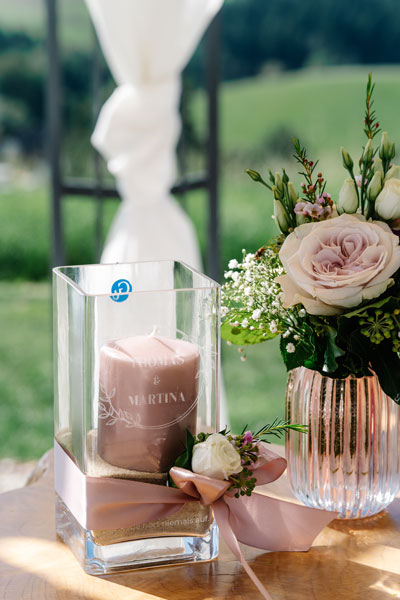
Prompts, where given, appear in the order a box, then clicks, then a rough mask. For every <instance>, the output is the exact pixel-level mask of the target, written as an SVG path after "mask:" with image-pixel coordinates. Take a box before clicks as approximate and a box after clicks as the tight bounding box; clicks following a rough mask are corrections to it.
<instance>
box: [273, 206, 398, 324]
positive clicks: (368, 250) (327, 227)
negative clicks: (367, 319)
mask: <svg viewBox="0 0 400 600" xmlns="http://www.w3.org/2000/svg"><path fill="white" fill-rule="evenodd" d="M279 257H280V259H281V261H282V264H283V266H284V267H285V270H286V273H287V274H286V275H282V276H280V277H277V279H276V281H277V282H278V283H279V284H280V285H281V286H282V290H283V295H282V303H283V305H284V306H285V307H286V308H289V307H290V306H294V305H296V304H303V305H304V307H305V309H306V310H307V312H308V313H310V314H312V315H337V314H340V313H341V312H344V311H345V310H346V309H349V308H352V307H354V306H358V305H359V304H361V302H363V301H364V300H371V299H372V298H377V297H378V296H380V295H381V294H383V292H384V291H385V290H386V289H387V288H388V286H389V285H391V284H392V283H393V279H391V276H392V275H393V274H394V273H395V272H396V271H397V270H398V269H399V267H400V246H399V238H398V237H397V236H396V235H394V234H393V233H392V232H391V230H390V228H389V226H388V225H387V224H386V223H383V222H382V221H366V220H365V218H364V217H363V216H361V215H358V214H355V215H347V214H343V215H341V216H340V217H336V218H335V219H329V220H327V221H321V222H319V223H306V224H305V225H300V226H299V227H296V229H295V230H294V232H293V233H291V234H290V235H288V237H287V238H286V240H285V241H284V243H283V245H282V248H281V249H280V252H279Z"/></svg>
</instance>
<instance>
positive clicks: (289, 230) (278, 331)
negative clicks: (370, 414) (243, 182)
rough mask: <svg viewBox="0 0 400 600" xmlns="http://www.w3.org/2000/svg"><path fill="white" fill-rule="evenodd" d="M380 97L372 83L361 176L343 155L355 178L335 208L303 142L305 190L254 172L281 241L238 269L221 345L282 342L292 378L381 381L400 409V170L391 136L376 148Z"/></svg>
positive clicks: (232, 272)
mask: <svg viewBox="0 0 400 600" xmlns="http://www.w3.org/2000/svg"><path fill="white" fill-rule="evenodd" d="M373 91H374V84H373V83H372V78H371V75H369V77H368V83H367V89H366V103H365V117H364V132H365V135H366V138H367V141H366V143H365V146H364V147H363V148H362V151H361V156H360V158H359V160H358V163H357V167H358V168H359V173H357V174H356V170H357V169H356V165H355V164H354V161H353V159H352V157H351V156H350V155H349V153H348V152H347V151H346V150H345V149H344V148H342V159H343V165H344V168H345V169H346V171H347V173H348V177H347V178H346V179H345V180H344V182H343V186H342V188H341V190H340V193H339V195H338V197H337V198H336V199H333V198H332V196H331V194H329V193H328V191H326V184H327V182H326V181H325V179H324V177H323V174H322V172H321V171H320V170H319V169H317V165H318V161H315V162H314V161H313V160H310V158H309V157H308V155H307V151H306V149H305V148H304V147H302V145H301V144H300V142H299V140H297V139H295V140H294V157H295V159H296V161H297V162H298V163H299V165H300V172H299V174H300V175H301V176H302V178H303V181H302V182H301V188H300V190H296V188H295V186H294V184H293V183H292V182H291V181H290V179H289V176H288V175H287V173H286V171H285V169H283V170H282V172H278V173H276V174H273V173H272V172H271V171H269V178H268V181H265V180H264V179H263V177H262V176H261V175H260V173H258V172H257V171H254V170H248V171H247V173H248V174H249V176H250V177H251V178H252V179H253V180H254V181H256V182H259V183H260V184H262V185H264V186H265V187H266V188H267V189H268V190H269V191H270V192H271V193H272V196H273V204H274V217H275V221H276V223H277V225H278V227H279V230H280V235H279V237H278V238H277V239H275V240H274V241H272V242H271V243H270V244H269V245H266V246H263V247H262V248H260V249H259V250H258V251H257V252H255V253H246V252H245V251H243V259H242V262H238V261H237V260H231V261H230V262H229V270H228V271H227V272H226V273H225V278H226V283H225V285H224V286H223V300H222V303H223V306H222V316H223V324H222V336H223V337H224V338H225V339H226V340H228V341H229V342H232V343H235V344H238V345H247V344H255V343H259V342H263V341H265V340H268V339H271V338H273V337H275V336H277V335H280V336H281V338H280V348H281V353H282V357H283V360H284V361H285V364H286V367H287V369H288V370H291V369H294V368H296V367H300V366H304V367H307V368H309V369H313V370H315V371H319V372H320V373H321V374H323V375H327V376H329V377H332V378H345V377H347V376H348V375H350V374H353V375H355V376H356V377H362V376H365V375H371V374H372V373H373V372H375V373H376V375H377V376H378V379H379V383H380V385H381V387H382V389H383V391H384V392H385V393H386V394H387V395H388V396H390V397H391V398H393V399H394V400H395V401H396V402H397V403H400V359H399V351H400V270H399V269H400V246H399V237H398V234H399V233H400V166H398V165H396V164H394V163H393V159H394V158H395V144H394V142H392V141H390V139H389V138H388V135H387V133H386V132H383V133H382V134H381V139H380V144H379V145H377V144H375V140H376V136H377V135H378V134H379V133H380V126H379V123H378V122H377V120H376V115H375V111H374V110H373V108H372V107H373V99H372V96H373Z"/></svg>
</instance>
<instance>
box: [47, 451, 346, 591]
mask: <svg viewBox="0 0 400 600" xmlns="http://www.w3.org/2000/svg"><path fill="white" fill-rule="evenodd" d="M54 465H55V467H54V471H55V490H56V492H57V493H58V494H59V496H60V497H61V498H62V500H63V501H64V503H65V504H66V505H67V506H68V508H69V510H70V511H71V512H72V514H73V515H74V517H75V518H76V519H77V521H78V522H79V523H80V524H81V526H82V527H84V528H85V529H118V528H124V527H133V526H135V525H140V524H143V523H148V522H149V521H155V520H157V519H161V518H163V517H166V516H168V515H171V514H174V513H176V512H178V511H179V510H180V509H181V508H182V507H183V505H184V504H185V503H186V502H192V501H194V500H199V501H200V502H201V503H202V504H204V505H211V506H212V508H213V511H214V515H215V518H216V521H217V524H218V527H219V529H220V531H221V535H222V537H223V538H224V540H225V542H226V544H227V546H228V547H229V548H230V550H231V551H232V552H233V554H234V555H235V556H236V558H237V559H238V560H239V561H240V562H241V564H242V565H243V567H244V569H245V570H246V572H247V574H248V575H249V576H250V577H251V579H252V581H253V582H254V584H255V585H256V587H257V588H258V590H259V591H260V593H261V594H262V595H263V596H264V598H266V599H267V600H271V596H270V595H269V594H268V592H267V590H266V589H265V587H264V586H263V584H262V583H261V581H260V580H259V579H258V577H257V576H256V575H255V573H254V572H253V571H252V569H251V568H250V567H249V565H248V564H247V562H246V560H245V558H244V556H243V554H242V551H241V549H240V546H239V543H238V542H242V543H244V544H247V545H248V546H254V547H255V548H260V549H262V550H269V551H275V552H276V551H302V550H308V549H309V548H310V546H311V544H312V542H313V540H314V538H315V537H316V536H317V535H318V533H319V532H320V531H321V530H322V529H323V528H324V527H325V526H326V525H327V524H328V523H329V522H330V521H331V520H332V519H334V518H335V517H336V515H337V513H334V512H328V511H324V510H317V509H313V508H308V507H306V506H300V505H298V504H293V503H291V502H285V501H283V500H277V499H275V498H270V497H268V496H265V495H263V494H259V493H257V492H253V493H252V495H251V496H241V497H240V498H235V497H234V496H233V495H232V493H231V492H227V489H228V487H229V485H230V484H229V482H227V481H220V480H217V479H211V478H210V477H205V476H203V475H197V474H196V473H192V472H191V471H188V470H186V469H181V468H179V467H173V468H172V469H171V471H170V474H171V477H172V479H173V480H174V482H175V484H176V485H177V487H178V489H176V488H172V487H165V486H160V485H154V484H150V483H142V482H139V481H132V480H128V479H114V478H111V477H102V478H99V477H89V476H85V475H84V474H83V473H82V472H81V471H80V469H79V468H78V467H77V466H76V465H75V463H74V462H73V460H72V459H71V458H70V457H69V455H68V454H67V453H66V452H65V450H64V449H63V448H62V447H61V446H60V445H59V444H58V443H57V442H55V445H54ZM285 468H286V460H285V459H284V458H282V457H280V456H278V455H277V454H275V453H274V452H272V451H271V450H269V449H268V447H267V445H266V444H260V458H259V461H258V462H257V468H255V469H254V477H256V478H257V484H258V485H263V484H266V483H270V482H272V481H275V480H276V479H278V478H279V477H280V476H281V475H282V473H283V471H284V470H285Z"/></svg>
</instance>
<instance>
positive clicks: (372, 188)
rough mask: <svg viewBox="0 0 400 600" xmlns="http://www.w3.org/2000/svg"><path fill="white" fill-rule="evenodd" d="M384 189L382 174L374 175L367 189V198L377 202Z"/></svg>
mask: <svg viewBox="0 0 400 600" xmlns="http://www.w3.org/2000/svg"><path fill="white" fill-rule="evenodd" d="M381 189H382V176H381V174H380V172H379V171H378V172H377V173H374V176H373V177H372V179H371V181H370V182H369V185H368V189H367V197H368V200H370V201H371V202H375V200H376V197H377V196H378V194H379V192H380V191H381Z"/></svg>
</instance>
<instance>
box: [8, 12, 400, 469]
mask: <svg viewBox="0 0 400 600" xmlns="http://www.w3.org/2000/svg"><path fill="white" fill-rule="evenodd" d="M58 5H59V25H60V31H59V33H60V40H61V60H62V83H63V121H64V136H63V156H62V162H63V164H62V168H63V172H64V173H66V174H73V175H75V176H90V175H91V174H92V173H93V168H94V166H93V155H92V153H91V152H89V150H90V134H91V131H92V130H93V126H94V122H95V118H94V117H95V115H94V114H93V109H92V84H91V66H92V49H93V40H94V37H93V30H92V27H91V24H90V20H89V17H88V14H87V10H86V7H85V5H84V2H83V0H59V2H58ZM45 23H46V18H45V12H44V2H43V1H42V0H29V2H26V0H0V223H1V235H0V279H1V283H0V322H1V324H2V336H0V359H1V360H0V405H1V410H2V419H1V420H0V456H15V457H19V458H31V457H38V456H40V454H41V453H42V452H44V451H45V450H46V449H47V448H48V447H49V446H50V445H51V437H52V424H51V414H52V409H51V406H52V384H51V303H50V281H49V276H50V226H51V224H50V196H49V189H48V175H47V169H46V162H45V150H46V148H45V139H46V128H45V120H44V115H45V81H46V72H47V62H46V60H47V59H46V45H45V36H46V31H45ZM399 23H400V3H399V2H398V0H363V1H362V2H361V0H353V1H352V2H351V3H349V2H348V1H347V0H346V1H345V0H320V2H319V3H318V4H316V3H315V2H314V1H313V0H302V1H301V2H299V1H298V0H268V1H266V0H226V2H225V5H224V7H223V9H222V22H221V65H220V66H221V68H220V71H221V79H222V84H221V88H220V118H221V127H220V135H221V140H220V142H221V189H220V192H221V196H220V198H221V205H220V213H221V249H222V257H221V266H222V268H223V266H224V265H226V264H227V262H228V260H229V259H230V258H232V257H236V258H240V256H241V251H242V248H246V249H247V250H249V251H255V250H256V249H257V248H258V247H259V246H261V245H262V244H264V243H265V242H266V241H268V239H269V238H270V237H272V236H273V235H275V227H274V224H273V221H272V219H271V208H272V202H271V198H270V196H269V195H268V193H266V191H264V189H263V188H262V187H261V186H256V185H255V184H253V183H252V182H250V180H249V179H248V178H247V176H246V175H245V174H244V169H245V168H247V167H252V168H256V169H258V170H261V171H262V172H265V171H266V169H267V167H271V168H272V169H273V170H275V169H277V168H278V167H281V166H286V167H287V169H288V171H289V173H290V174H293V175H292V178H293V180H294V181H295V182H296V183H298V182H299V180H298V177H297V175H296V171H297V168H296V166H295V164H294V162H293V160H292V159H291V154H292V148H291V143H292V142H291V138H292V136H296V137H300V139H301V141H302V143H303V144H305V145H306V146H307V147H308V149H309V154H310V156H312V157H313V159H314V160H315V159H316V158H319V159H320V168H321V170H322V171H323V173H324V175H325V176H326V177H327V179H328V187H327V189H328V191H330V192H331V193H332V194H333V196H335V194H337V192H338V190H339V188H340V186H341V183H342V181H343V179H344V177H345V173H344V171H343V169H342V166H341V158H340V152H339V148H340V146H341V145H344V146H345V147H346V148H347V150H348V151H350V152H351V153H352V154H353V155H354V156H357V155H359V152H360V149H361V145H362V143H363V134H362V118H363V99H364V88H365V84H366V80H367V73H368V71H369V70H372V71H373V74H374V79H375V80H376V82H377V88H376V105H375V108H376V110H377V113H378V118H379V121H380V123H381V127H382V129H383V130H389V132H390V135H391V137H392V138H394V139H395V140H399V141H400V119H399V118H398V106H399V105H400V69H399V63H400V44H399V43H398V39H399ZM101 79H102V100H105V99H106V98H107V97H108V96H109V95H110V94H111V92H112V90H113V89H114V83H113V81H112V78H111V76H110V73H109V71H108V69H107V67H106V65H105V63H104V62H103V64H102V66H101ZM203 83H204V47H203V45H201V46H200V47H199V49H198V51H197V52H196V54H195V56H194V57H193V59H192V60H191V62H190V64H189V65H188V67H187V69H186V70H185V74H184V104H183V110H182V114H183V133H184V136H183V138H184V142H182V143H181V144H180V148H179V164H180V168H181V170H185V169H188V170H193V169H194V170H201V168H202V166H203V165H204V152H205V141H206V140H205V123H206V118H207V116H206V99H205V93H204V89H203ZM105 176H106V177H107V174H106V172H105ZM181 201H182V203H183V205H184V207H185V209H186V210H187V211H188V213H189V214H190V216H191V217H192V219H193V221H194V223H195V226H196V229H197V232H198V235H199V239H200V244H201V249H202V252H203V256H205V255H206V240H207V235H206V233H207V220H208V215H207V202H206V196H205V194H204V193H203V192H195V193H191V194H187V195H186V196H185V197H184V198H183V199H182V200H181ZM116 208H117V202H115V201H113V200H108V201H106V202H105V205H104V235H106V232H107V229H108V227H109V225H110V223H111V221H112V218H113V215H114V214H115V211H116ZM63 217H64V228H65V234H66V246H67V262H68V263H69V264H79V263H89V262H94V261H95V260H96V257H95V250H94V247H95V244H94V233H95V206H94V203H93V202H91V201H90V200H88V199H86V198H69V199H67V200H66V202H65V203H64V206H63ZM221 279H222V272H221ZM223 362H224V377H225V384H226V390H227V397H228V403H229V407H230V412H231V421H232V427H233V429H234V430H235V429H239V428H240V429H241V428H242V426H243V425H245V424H246V423H248V424H249V425H250V426H254V427H256V426H257V425H260V424H263V423H264V422H266V421H268V420H271V419H273V418H274V417H275V416H277V415H280V416H282V415H283V413H284V394H285V378H286V373H285V369H284V366H283V364H282V362H281V360H280V357H279V351H278V347H277V344H276V343H275V342H271V343H268V344H262V345H261V346H259V347H255V348H251V349H250V350H249V351H248V360H247V362H246V363H242V362H241V361H240V360H239V357H238V354H237V351H236V349H234V348H227V347H226V346H224V348H223ZM16 432H18V434H17V435H16Z"/></svg>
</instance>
